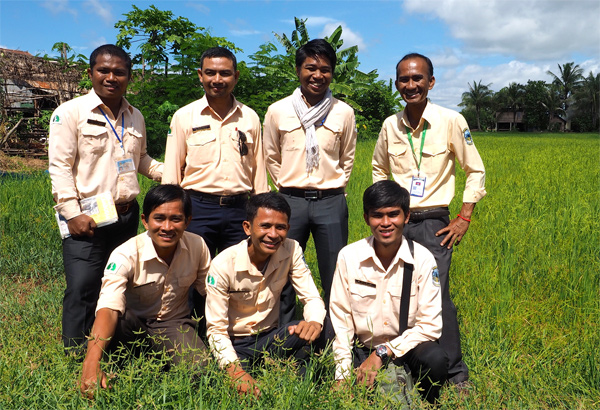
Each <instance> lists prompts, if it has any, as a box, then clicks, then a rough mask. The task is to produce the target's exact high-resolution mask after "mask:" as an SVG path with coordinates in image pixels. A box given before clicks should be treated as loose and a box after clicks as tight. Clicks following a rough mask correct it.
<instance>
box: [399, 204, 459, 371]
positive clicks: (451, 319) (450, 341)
mask: <svg viewBox="0 0 600 410" xmlns="http://www.w3.org/2000/svg"><path fill="white" fill-rule="evenodd" d="M449 223H450V219H449V218H448V217H447V216H446V217H442V218H434V219H425V220H423V221H419V222H410V221H409V223H408V224H407V225H406V226H405V227H404V236H405V237H406V238H408V239H412V240H413V241H415V242H418V243H420V244H421V245H423V246H424V247H425V248H427V249H428V250H429V251H430V252H431V253H432V254H433V256H434V257H435V260H436V262H437V267H438V270H439V272H440V285H441V291H442V320H443V322H444V323H443V328H442V337H441V338H440V340H439V344H440V346H441V347H442V348H443V349H444V350H445V351H446V354H447V355H448V379H449V380H450V382H452V383H460V382H462V381H465V380H467V379H468V378H469V369H468V368H467V365H466V364H465V362H464V361H463V360H462V350H461V347H460V331H459V329H458V320H457V317H456V307H455V306H454V303H453V302H452V299H451V298H450V276H449V271H450V262H451V261H452V249H448V248H446V247H445V246H440V242H441V241H442V240H443V238H444V236H439V237H437V236H435V233H436V232H437V231H439V230H440V229H442V228H444V227H446V226H448V224H449Z"/></svg>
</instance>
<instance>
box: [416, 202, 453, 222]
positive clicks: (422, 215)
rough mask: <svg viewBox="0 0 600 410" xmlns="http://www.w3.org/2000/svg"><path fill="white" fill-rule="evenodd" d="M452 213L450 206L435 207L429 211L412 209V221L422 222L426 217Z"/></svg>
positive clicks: (438, 216)
mask: <svg viewBox="0 0 600 410" xmlns="http://www.w3.org/2000/svg"><path fill="white" fill-rule="evenodd" d="M449 215H450V210H449V209H448V207H447V206H446V207H441V208H433V209H429V210H427V211H410V220H409V223H410V222H420V221H424V220H425V219H436V218H443V217H445V216H449Z"/></svg>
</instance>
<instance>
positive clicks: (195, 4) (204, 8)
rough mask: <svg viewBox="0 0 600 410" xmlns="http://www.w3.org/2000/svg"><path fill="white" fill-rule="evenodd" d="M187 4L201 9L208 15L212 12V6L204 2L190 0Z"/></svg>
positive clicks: (198, 9) (200, 10)
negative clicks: (191, 0)
mask: <svg viewBox="0 0 600 410" xmlns="http://www.w3.org/2000/svg"><path fill="white" fill-rule="evenodd" d="M186 5H187V6H188V7H191V8H193V9H195V10H196V11H199V12H200V13H202V14H207V15H208V14H210V8H209V7H208V6H206V5H204V4H202V3H199V2H188V3H187V4H186Z"/></svg>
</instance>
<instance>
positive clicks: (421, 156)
mask: <svg viewBox="0 0 600 410" xmlns="http://www.w3.org/2000/svg"><path fill="white" fill-rule="evenodd" d="M404 127H405V128H406V134H407V135H408V142H409V143H410V148H411V149H412V152H413V155H414V157H415V160H416V159H417V154H416V153H415V147H414V145H413V140H412V135H411V134H410V130H409V129H408V127H407V126H406V125H405V126H404ZM426 134H427V121H425V123H424V124H423V131H422V132H421V152H419V160H418V161H417V171H418V175H420V174H421V160H422V159H423V146H424V145H425V135H426Z"/></svg>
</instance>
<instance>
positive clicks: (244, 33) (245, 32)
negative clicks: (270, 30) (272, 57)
mask: <svg viewBox="0 0 600 410" xmlns="http://www.w3.org/2000/svg"><path fill="white" fill-rule="evenodd" d="M229 32H230V33H231V34H232V35H234V36H253V35H256V34H260V33H261V32H260V31H258V30H230V31H229Z"/></svg>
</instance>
